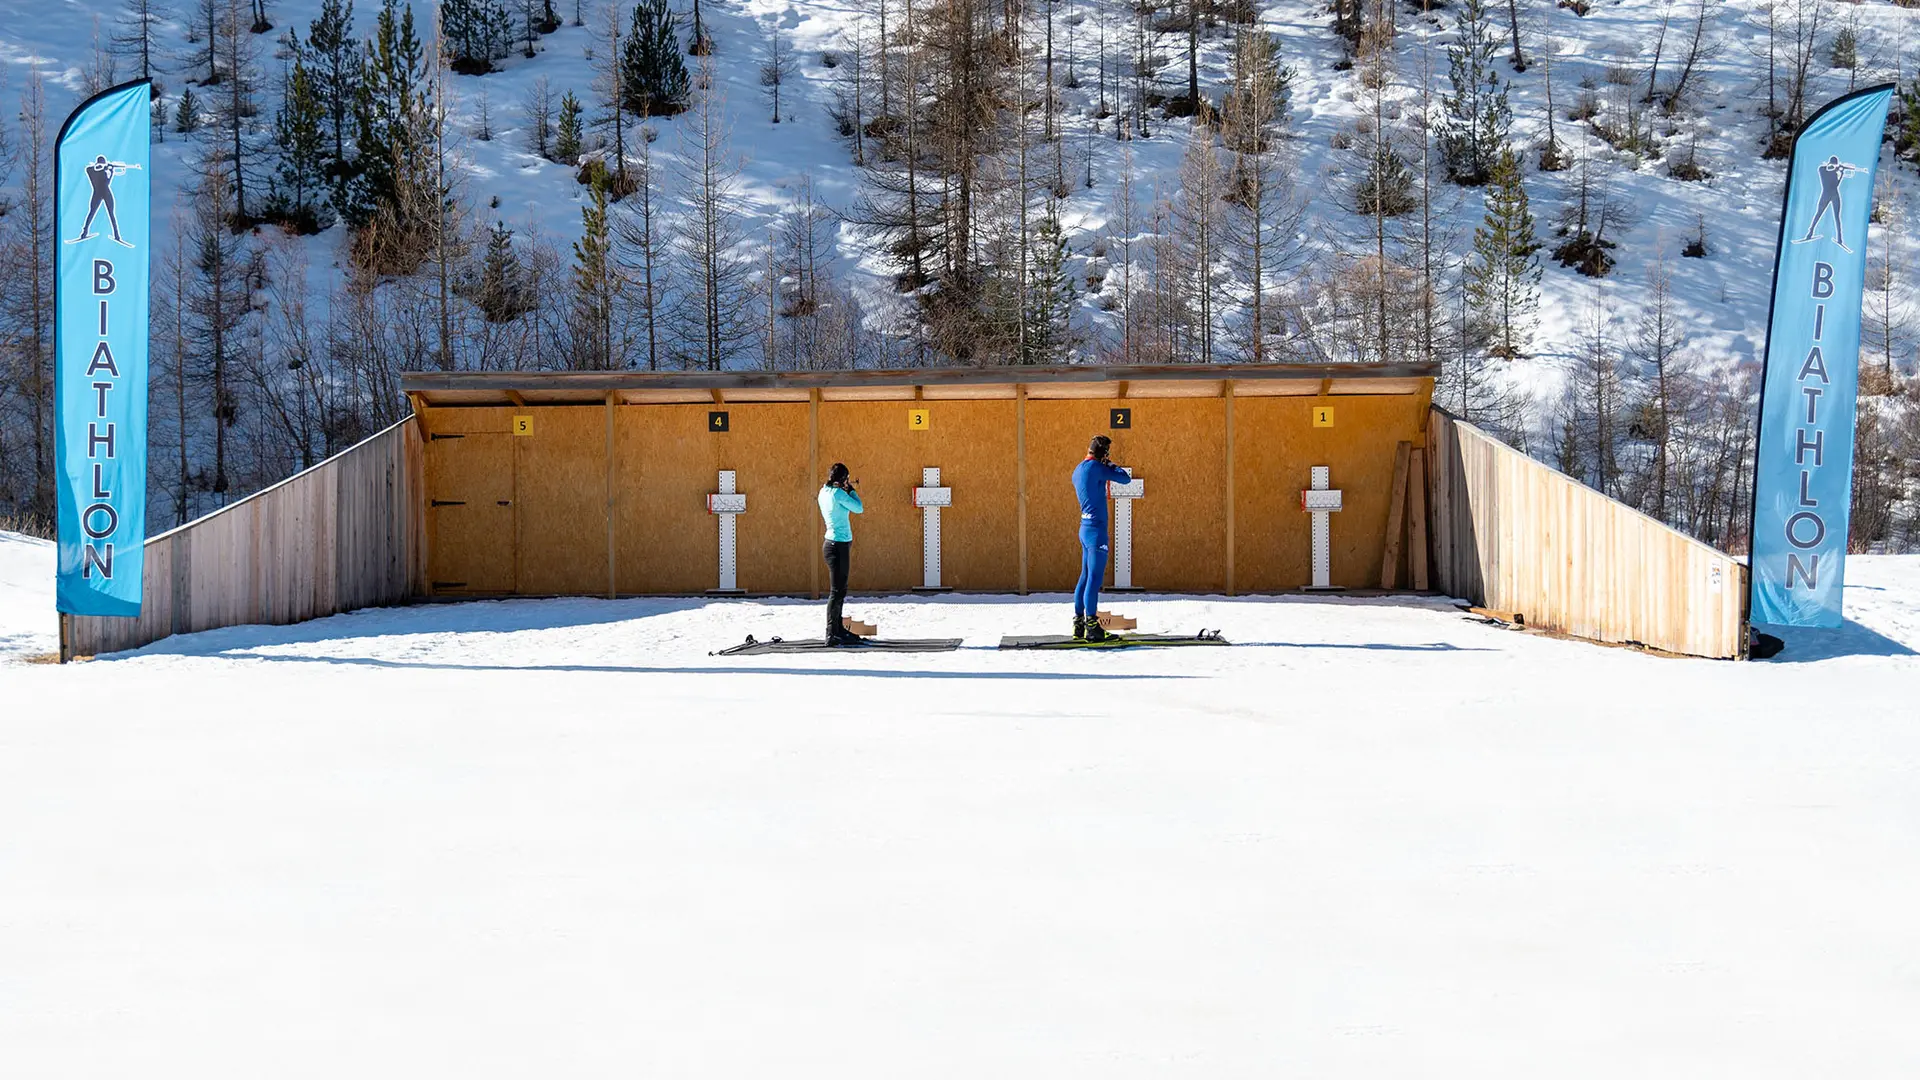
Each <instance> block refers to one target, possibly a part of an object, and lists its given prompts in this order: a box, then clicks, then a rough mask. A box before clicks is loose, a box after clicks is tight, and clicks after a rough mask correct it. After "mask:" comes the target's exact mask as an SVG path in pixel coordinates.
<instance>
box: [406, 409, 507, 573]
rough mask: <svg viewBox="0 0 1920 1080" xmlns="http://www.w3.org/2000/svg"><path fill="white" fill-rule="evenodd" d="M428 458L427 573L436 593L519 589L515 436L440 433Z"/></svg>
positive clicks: (429, 447)
mask: <svg viewBox="0 0 1920 1080" xmlns="http://www.w3.org/2000/svg"><path fill="white" fill-rule="evenodd" d="M426 451H427V454H426V457H427V537H428V547H427V579H428V585H429V588H430V590H431V591H432V592H434V593H510V592H513V591H514V514H515V512H516V508H515V506H514V499H513V496H514V478H513V444H512V442H511V436H508V435H501V434H472V435H455V436H446V435H439V436H435V437H433V438H430V439H429V440H428V442H427V446H426Z"/></svg>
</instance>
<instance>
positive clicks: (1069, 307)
mask: <svg viewBox="0 0 1920 1080" xmlns="http://www.w3.org/2000/svg"><path fill="white" fill-rule="evenodd" d="M1032 275H1033V280H1032V282H1031V283H1030V284H1029V285H1028V288H1027V311H1026V320H1027V333H1026V346H1027V348H1026V355H1024V356H1022V357H1021V358H1020V362H1021V363H1023V364H1064V363H1066V362H1067V361H1068V360H1070V359H1071V352H1072V348H1073V323H1072V319H1073V305H1074V295H1073V276H1072V274H1071V273H1070V272H1069V270H1068V268H1067V234H1066V230H1065V229H1063V228H1061V226H1060V202H1059V200H1058V199H1053V198H1049V199H1048V200H1047V209H1046V213H1045V214H1044V215H1042V216H1041V218H1040V225H1039V227H1038V228H1037V229H1036V230H1035V238H1034V244H1033V270H1032Z"/></svg>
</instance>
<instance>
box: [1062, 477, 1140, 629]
mask: <svg viewBox="0 0 1920 1080" xmlns="http://www.w3.org/2000/svg"><path fill="white" fill-rule="evenodd" d="M1131 479H1133V477H1131V476H1129V475H1128V474H1127V470H1125V469H1122V468H1121V467H1119V466H1118V465H1112V464H1109V463H1107V462H1105V461H1101V460H1099V459H1097V458H1095V457H1094V456H1093V455H1091V454H1089V455H1087V459H1086V460H1085V461H1082V462H1081V463H1080V464H1079V465H1078V466H1076V467H1075V468H1074V470H1073V493H1074V494H1075V495H1076V496H1078V497H1079V499H1080V582H1079V584H1077V585H1075V586H1074V587H1073V613H1074V615H1075V616H1087V617H1092V616H1093V615H1096V614H1098V613H1099V610H1100V586H1101V585H1103V584H1105V582H1106V577H1107V554H1108V549H1109V547H1110V546H1111V537H1110V535H1109V533H1108V520H1107V515H1108V509H1107V485H1108V484H1110V483H1112V484H1124V483H1126V482H1127V481H1129V480H1131Z"/></svg>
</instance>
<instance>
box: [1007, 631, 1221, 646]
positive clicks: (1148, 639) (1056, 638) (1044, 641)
mask: <svg viewBox="0 0 1920 1080" xmlns="http://www.w3.org/2000/svg"><path fill="white" fill-rule="evenodd" d="M1231 644H1233V642H1231V641H1228V640H1227V639H1226V638H1223V637H1221V636H1220V631H1218V630H1202V631H1200V632H1199V633H1197V634H1114V635H1112V636H1111V637H1108V638H1107V639H1106V640H1105V641H1082V640H1080V639H1079V638H1072V637H1068V636H1066V635H1065V634H1038V635H1034V636H1030V637H1021V636H1015V635H1008V636H1006V637H1003V638H1001V639H1000V647H1001V648H1003V649H1127V648H1140V647H1145V646H1177V645H1231Z"/></svg>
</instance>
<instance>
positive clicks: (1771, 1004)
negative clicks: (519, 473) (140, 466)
mask: <svg viewBox="0 0 1920 1080" xmlns="http://www.w3.org/2000/svg"><path fill="white" fill-rule="evenodd" d="M51 559H52V554H51V550H50V549H49V548H48V547H47V546H46V545H43V544H38V543H28V542H23V541H21V540H19V539H17V538H13V537H6V536H0V650H4V653H3V654H0V1075H5V1076H20V1077H34V1078H57V1077H107V1076H112V1077H127V1076H142V1077H146V1076H193V1077H196V1078H200V1077H240V1076H245V1077H257V1076H267V1075H270V1076H274V1077H326V1078H329V1080H332V1078H337V1077H341V1076H375V1077H387V1076H396V1077H397V1076H407V1077H416V1076H461V1077H470V1078H471V1077H494V1076H498V1077H526V1076H552V1077H584V1076H610V1075H630V1076H675V1077H679V1076H700V1077H733V1076H739V1077H765V1076H782V1077H803V1076H823V1077H824V1076H833V1077H866V1076H872V1077H888V1078H894V1077H901V1076H914V1077H946V1076H952V1077H968V1078H977V1077H982V1076H1033V1077H1048V1078H1057V1077H1072V1076H1084V1077H1101V1078H1107V1077H1148V1076H1151V1077H1164V1076H1205V1077H1262V1078H1267V1077H1273V1076H1276V1075H1292V1076H1314V1077H1331V1076H1411V1075H1420V1076H1447V1075H1474V1076H1479V1077H1507V1076H1512V1077H1528V1078H1537V1077H1542V1076H1552V1077H1567V1076H1593V1077H1609V1078H1617V1077H1623V1076H1635V1077H1659V1076H1671V1077H1689V1078H1693V1077H1701V1076H1739V1077H1742V1078H1758V1077H1812V1076H1821V1077H1827V1076H1846V1077H1896V1076H1897V1077H1909V1076H1912V1075H1914V1074H1915V1072H1916V1070H1920V1028H1916V1027H1915V1025H1913V1024H1912V1022H1911V1020H1912V1017H1913V1016H1914V1015H1916V1012H1920V924H1916V922H1915V920H1914V918H1913V912H1914V911H1915V910H1917V909H1920V783H1916V781H1920V775H1917V774H1920V709H1916V707H1915V700H1916V691H1920V655H1916V654H1915V653H1914V651H1913V649H1914V648H1915V647H1920V558H1916V557H1883V558H1861V559H1856V560H1852V561H1851V563H1850V567H1849V569H1850V572H1851V573H1850V577H1851V579H1852V580H1851V582H1850V585H1849V588H1848V604H1849V614H1850V616H1851V617H1852V619H1853V622H1852V623H1851V624H1850V625H1849V626H1848V627H1847V628H1846V629H1844V630H1841V631H1836V632H1833V633H1827V634H1799V635H1795V636H1794V637H1793V638H1792V639H1791V640H1790V643H1789V648H1788V651H1787V652H1786V653H1784V654H1783V655H1782V656H1781V657H1780V658H1779V659H1778V660H1777V661H1774V662H1768V663H1753V664H1739V663H1716V662H1708V661H1681V660H1667V659H1659V658H1655V657H1650V656H1645V655H1641V654H1638V653H1634V652H1631V651H1627V650H1619V649H1604V648H1598V647H1595V646H1591V645H1585V644H1581V643H1577V642H1570V641H1556V640H1550V639H1546V638H1543V637H1539V636H1534V635H1529V634H1524V633H1518V632H1513V631H1508V630H1504V629H1499V628H1496V627H1492V626H1488V625H1485V624H1482V623H1480V622H1477V621H1474V620H1471V619H1469V618H1467V617H1465V616H1464V615H1462V614H1461V613H1459V612H1458V611H1456V610H1455V609H1454V608H1453V607H1452V606H1451V605H1450V604H1447V603H1444V602H1439V601H1411V600H1391V601H1386V600H1365V599H1350V600H1338V599H1313V600H1309V599H1302V598H1286V599H1271V598H1269V599H1237V600H1227V599H1219V598H1213V599H1205V598H1201V599H1193V598H1178V599H1176V598H1165V599H1161V598H1145V599H1139V600H1134V599H1131V598H1130V599H1128V600H1126V601H1125V602H1122V603H1118V604H1115V605H1113V606H1117V607H1119V608H1121V609H1122V610H1125V611H1127V612H1129V613H1131V614H1134V615H1136V616H1138V617H1139V618H1140V620H1141V625H1142V627H1143V628H1153V629H1171V630H1192V629H1197V628H1199V627H1201V626H1206V627H1220V628H1222V629H1224V630H1225V631H1226V634H1227V636H1228V637H1229V638H1230V639H1231V640H1233V641H1235V642H1236V643H1237V644H1236V645H1235V647H1233V648H1226V649H1191V650H1182V651H1173V650H1167V651H1157V652H1156V651H1136V652H1132V653H1106V654H1091V655H1089V654H1002V653H1000V652H997V651H995V650H993V649H992V648H991V645H992V644H993V642H994V641H995V640H996V639H997V637H998V635H1000V634H1001V633H1009V632H1010V633H1018V632H1042V631H1049V630H1053V629H1055V627H1056V624H1057V623H1059V622H1060V621H1061V620H1062V618H1063V616H1064V615H1065V607H1064V604H1063V603H1061V602H1060V601H1059V598H1051V597H1037V598H1030V599H1018V600H1016V599H1011V598H1009V599H995V598H982V597H942V598H938V599H911V600H907V599H901V600H885V601H870V600H860V601H858V602H856V603H855V604H853V605H852V606H851V610H852V611H853V613H854V614H857V615H859V616H862V617H865V618H868V619H870V620H873V621H877V622H878V623H879V624H880V626H881V628H882V630H883V631H885V632H887V633H890V634H894V635H903V636H922V635H927V636H931V635H939V634H947V635H955V636H962V637H964V638H965V639H966V647H965V648H963V649H961V650H960V651H958V652H954V653H947V654H921V655H898V656H882V655H874V654H871V653H868V654H855V653H849V654H845V655H839V654H836V655H830V656H825V657H813V656H809V657H740V658H728V657H713V656H709V655H708V652H709V650H712V649H716V648H720V647H722V646H725V645H729V644H732V643H734V642H736V641H738V640H739V639H740V638H741V637H742V636H744V635H745V634H747V633H753V634H756V635H759V636H763V637H764V636H767V635H769V634H788V635H799V634H803V633H806V632H808V631H811V630H812V629H813V625H814V623H815V622H816V621H817V612H818V608H817V607H815V606H813V605H809V604H804V603H798V602H789V601H731V602H709V601H705V600H633V601H620V602H605V601H593V600H562V601H509V602H497V603H467V604H458V605H433V606H421V607H413V608H404V609H394V610H385V611H368V612H361V613H356V614H351V615H345V616H339V617H335V618H331V619H326V620H321V621H318V622H314V623H309V624H306V625H303V626H296V627H282V628H267V627H243V628H233V629H228V630H221V631H215V632H212V633H207V634H200V635H194V636H191V637H183V638H176V639H172V640H169V641H165V642H161V643H158V644H156V645H153V646H150V647H149V648H146V649H143V650H140V651H138V652H135V653H129V654H122V655H118V656H114V657H109V658H106V659H102V660H98V661H95V662H92V663H87V664H79V665H71V666H68V667H64V668H62V667H56V666H51V665H27V664H24V663H20V662H19V661H20V659H21V658H22V656H23V655H24V654H29V653H33V652H38V651H45V650H47V649H51V648H52V647H53V637H52V625H51V616H50V607H51V604H50V595H49V594H50V582H51V576H52V569H51Z"/></svg>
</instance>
